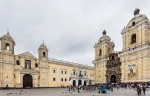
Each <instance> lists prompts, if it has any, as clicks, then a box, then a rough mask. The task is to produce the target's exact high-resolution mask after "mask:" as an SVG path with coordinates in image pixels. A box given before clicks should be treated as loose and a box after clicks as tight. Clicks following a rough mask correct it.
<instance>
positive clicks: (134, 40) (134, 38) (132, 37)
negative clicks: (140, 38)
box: [131, 34, 136, 44]
mask: <svg viewBox="0 0 150 96" xmlns="http://www.w3.org/2000/svg"><path fill="white" fill-rule="evenodd" d="M132 43H136V34H132V35H131V44H132Z"/></svg>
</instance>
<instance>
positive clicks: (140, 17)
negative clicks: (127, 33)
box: [126, 9, 150, 28]
mask: <svg viewBox="0 0 150 96" xmlns="http://www.w3.org/2000/svg"><path fill="white" fill-rule="evenodd" d="M139 13H140V9H135V11H134V17H133V18H132V19H131V20H130V21H129V22H128V24H127V26H126V28H131V27H133V26H134V25H139V24H140V23H143V22H144V21H147V22H148V23H150V22H149V20H148V18H147V17H146V15H144V14H139Z"/></svg>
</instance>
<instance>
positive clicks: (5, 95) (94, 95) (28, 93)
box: [0, 88, 150, 96]
mask: <svg viewBox="0 0 150 96" xmlns="http://www.w3.org/2000/svg"><path fill="white" fill-rule="evenodd" d="M21 90H23V91H22V92H21V95H20V91H21ZM0 96H137V93H136V91H135V90H134V89H126V90H123V89H119V90H117V89H114V91H113V92H109V91H108V93H107V94H101V93H98V90H96V91H92V92H90V93H87V91H81V92H80V93H78V92H77V90H76V91H75V92H72V93H69V91H68V88H43V89H9V90H0ZM141 96H144V95H141ZM145 96H150V91H146V95H145Z"/></svg>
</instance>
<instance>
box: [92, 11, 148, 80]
mask: <svg viewBox="0 0 150 96" xmlns="http://www.w3.org/2000/svg"><path fill="white" fill-rule="evenodd" d="M139 11H140V10H139V9H136V10H135V11H134V17H133V18H132V19H131V20H130V21H129V23H128V24H127V25H126V27H124V29H123V30H122V32H121V34H122V41H123V44H122V45H123V49H122V51H118V52H117V53H118V56H119V58H120V62H121V82H148V81H150V75H149V73H150V63H149V62H150V21H149V20H148V18H147V17H146V15H143V14H139ZM103 33H105V34H103V36H102V37H101V38H100V39H99V40H98V42H97V43H96V44H95V46H94V48H95V60H93V64H94V65H95V83H106V81H107V80H106V76H105V75H106V73H105V72H106V70H107V69H106V63H107V61H108V55H109V54H110V53H109V52H110V51H109V50H108V48H110V49H112V50H111V53H114V52H115V51H114V50H113V46H111V41H110V40H111V39H110V37H109V36H107V35H106V32H105V31H104V32H103ZM112 45H113V44H112ZM100 49H101V52H100V51H99V50H100ZM100 53H101V54H102V55H101V56H99V55H98V54H100ZM115 53H116V52H115ZM130 70H132V71H130ZM109 79H110V78H109Z"/></svg>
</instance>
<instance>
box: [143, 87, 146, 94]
mask: <svg viewBox="0 0 150 96" xmlns="http://www.w3.org/2000/svg"><path fill="white" fill-rule="evenodd" d="M142 89H143V94H144V95H145V91H146V88H145V86H143V88H142Z"/></svg>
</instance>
